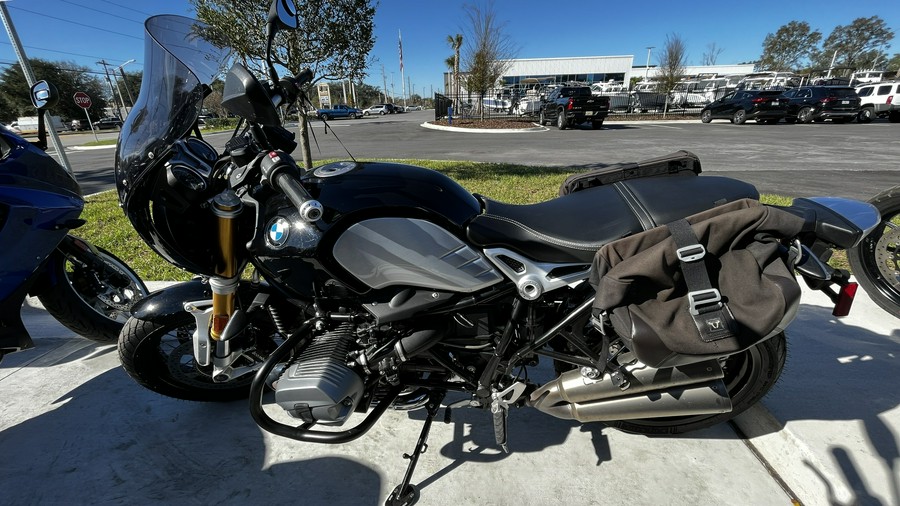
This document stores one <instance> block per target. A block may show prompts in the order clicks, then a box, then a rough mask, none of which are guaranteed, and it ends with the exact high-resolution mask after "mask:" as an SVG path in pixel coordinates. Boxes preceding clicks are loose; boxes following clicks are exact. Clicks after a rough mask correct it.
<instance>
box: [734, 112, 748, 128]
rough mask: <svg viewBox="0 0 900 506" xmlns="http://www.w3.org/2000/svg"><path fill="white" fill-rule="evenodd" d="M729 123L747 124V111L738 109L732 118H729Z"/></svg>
mask: <svg viewBox="0 0 900 506" xmlns="http://www.w3.org/2000/svg"><path fill="white" fill-rule="evenodd" d="M731 122H732V123H734V124H735V125H743V124H744V123H746V122H747V111H745V110H743V109H738V110H737V111H735V112H734V116H732V117H731Z"/></svg>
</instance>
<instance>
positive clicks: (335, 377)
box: [275, 324, 364, 425]
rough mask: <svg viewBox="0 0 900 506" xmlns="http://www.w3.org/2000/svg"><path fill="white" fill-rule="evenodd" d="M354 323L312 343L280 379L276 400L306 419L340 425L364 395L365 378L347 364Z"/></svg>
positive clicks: (280, 404)
mask: <svg viewBox="0 0 900 506" xmlns="http://www.w3.org/2000/svg"><path fill="white" fill-rule="evenodd" d="M352 330H353V329H352V326H351V325H349V324H346V325H342V326H340V327H338V328H337V329H336V330H334V331H331V332H326V333H325V334H322V335H321V336H319V337H316V338H315V340H314V341H313V342H312V343H311V344H310V345H309V347H308V348H307V349H306V350H305V351H304V352H303V353H302V354H301V355H300V358H299V360H297V361H296V362H294V363H292V364H291V365H290V366H289V367H288V368H287V369H286V370H285V372H284V373H283V374H282V375H281V377H280V378H279V379H278V383H277V384H276V386H275V401H276V402H277V403H278V405H279V406H281V407H282V408H283V409H284V410H285V411H287V412H288V414H290V415H291V416H292V417H294V418H299V419H301V420H303V421H304V422H315V423H322V424H335V425H340V424H342V423H344V421H346V420H347V418H348V417H349V416H350V414H351V413H353V410H354V409H355V408H356V405H357V404H358V403H359V400H360V399H361V398H362V396H363V390H364V385H363V380H362V378H360V377H359V374H357V373H356V371H354V370H353V369H351V368H349V367H347V365H346V362H347V352H348V350H349V346H350V343H352V342H353V334H352Z"/></svg>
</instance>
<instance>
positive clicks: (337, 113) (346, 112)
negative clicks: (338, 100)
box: [316, 104, 363, 121]
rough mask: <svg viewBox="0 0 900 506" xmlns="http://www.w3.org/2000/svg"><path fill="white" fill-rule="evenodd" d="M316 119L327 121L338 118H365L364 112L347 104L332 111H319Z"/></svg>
mask: <svg viewBox="0 0 900 506" xmlns="http://www.w3.org/2000/svg"><path fill="white" fill-rule="evenodd" d="M316 117H317V118H319V119H321V120H325V121H328V120H330V119H336V118H352V119H359V118H362V117H363V112H362V111H361V110H359V109H357V108H356V107H350V106H349V105H346V104H338V105H336V106H334V107H332V108H330V109H317V110H316Z"/></svg>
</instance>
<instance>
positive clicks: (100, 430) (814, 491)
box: [0, 293, 900, 505]
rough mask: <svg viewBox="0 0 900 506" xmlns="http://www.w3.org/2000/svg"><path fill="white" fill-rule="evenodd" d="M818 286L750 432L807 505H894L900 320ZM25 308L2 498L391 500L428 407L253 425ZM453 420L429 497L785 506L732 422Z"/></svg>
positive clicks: (3, 443)
mask: <svg viewBox="0 0 900 506" xmlns="http://www.w3.org/2000/svg"><path fill="white" fill-rule="evenodd" d="M817 295H818V294H817V293H806V294H805V297H804V303H803V306H802V309H801V313H800V316H799V317H798V319H797V320H796V321H795V323H794V324H793V325H792V327H791V329H789V336H790V338H789V357H788V366H787V369H786V370H785V373H784V375H783V377H782V380H781V382H780V383H779V385H778V386H777V387H776V389H775V390H774V391H773V392H772V393H771V394H770V395H769V396H768V397H767V398H766V399H765V401H764V404H763V405H761V406H759V407H758V408H757V409H754V410H753V411H752V412H750V413H748V414H746V415H743V416H742V417H740V418H739V420H740V421H741V423H740V427H741V428H742V430H743V431H745V432H748V433H749V434H750V435H751V436H752V438H751V440H750V443H751V444H752V445H753V447H754V448H755V449H756V451H757V452H759V454H761V455H762V456H763V458H764V459H765V460H766V461H767V462H768V463H769V465H771V467H772V468H773V469H774V470H775V471H776V472H777V474H778V476H779V479H780V480H782V481H783V482H784V483H786V484H787V485H788V487H790V489H791V490H792V491H793V493H794V494H796V497H797V498H799V499H800V500H801V501H802V502H803V503H804V504H810V505H811V504H900V502H898V500H897V495H896V490H897V484H898V483H900V479H898V474H897V467H896V466H897V465H898V463H900V456H898V450H897V448H898V447H900V444H898V441H900V436H898V435H900V422H898V420H900V409H898V405H900V402H898V401H900V399H898V397H900V394H898V393H896V392H894V390H895V389H891V388H885V386H886V385H896V384H897V379H898V371H897V368H896V367H891V366H894V365H895V364H896V362H895V361H896V357H897V356H898V353H900V344H898V340H900V335H898V331H897V327H898V325H896V324H897V320H896V319H893V318H892V317H890V316H888V315H887V314H886V313H884V312H883V311H881V310H879V309H878V308H877V307H876V306H874V304H873V303H871V301H868V300H867V298H866V297H865V296H861V299H862V300H858V301H857V307H855V308H854V314H853V315H852V316H851V317H850V319H844V320H840V321H837V320H835V319H833V318H831V317H830V316H829V313H828V311H830V310H826V309H825V306H826V305H827V304H826V302H825V301H824V300H823V299H824V298H823V297H822V298H817ZM25 311H26V317H25V320H26V325H27V326H28V327H29V329H30V330H31V331H32V333H33V335H34V338H35V343H36V345H37V347H36V349H34V350H30V351H27V352H22V353H17V354H12V355H9V356H7V357H5V358H4V360H3V362H0V490H3V491H4V500H3V502H4V503H7V504H16V505H18V504H56V503H59V504H63V503H64V504H164V503H174V502H178V503H184V504H212V503H225V504H256V503H264V502H265V503H275V502H281V501H292V502H297V501H299V502H301V503H302V504H336V505H344V504H346V505H351V504H352V505H359V504H380V503H382V502H383V500H384V498H385V497H387V495H388V494H389V493H390V491H391V490H392V489H393V487H394V486H395V485H396V484H397V483H399V481H400V480H401V479H402V476H403V472H404V470H405V465H406V461H405V460H403V459H402V458H401V456H402V454H403V453H408V452H410V451H412V449H413V447H414V445H415V441H416V438H417V436H418V433H419V430H420V429H421V424H422V420H423V419H424V413H422V412H412V413H402V412H389V413H387V414H385V416H384V417H383V418H382V419H381V420H380V421H379V422H378V423H377V424H376V426H375V427H374V428H373V429H372V430H371V431H370V432H369V433H368V434H367V435H365V436H363V437H362V438H361V439H359V440H357V441H354V442H352V443H348V444H345V445H339V446H331V445H316V444H309V443H300V442H295V441H290V440H286V439H284V438H280V437H278V436H272V435H270V434H267V433H265V432H263V431H262V430H260V429H259V428H257V427H256V426H255V424H254V423H253V421H252V420H251V418H250V416H249V413H248V411H247V406H246V404H245V403H244V402H237V403H227V404H198V403H189V402H184V401H177V400H174V399H168V398H165V397H161V396H159V395H156V394H154V393H153V392H150V391H147V390H145V389H143V388H141V387H139V386H137V384H135V383H134V382H133V381H132V380H131V379H130V378H128V377H127V376H126V375H125V373H124V372H123V371H122V369H121V368H120V367H118V358H117V354H116V350H115V346H112V345H105V346H101V345H97V344H96V343H92V342H91V341H88V340H85V339H83V338H79V337H77V336H74V335H72V334H71V333H70V332H68V331H67V330H66V329H65V328H63V327H62V326H60V325H59V324H57V323H56V322H55V321H54V320H53V319H52V318H50V317H49V316H48V315H46V313H44V312H43V311H42V310H41V309H40V308H38V307H26V308H25ZM548 373H549V371H546V370H543V369H540V368H539V369H538V371H537V372H535V374H545V375H546V374H548ZM272 414H273V415H274V414H275V412H274V411H273V412H272ZM441 418H442V416H441V417H439V419H441ZM453 418H454V419H453V423H451V424H449V425H445V424H443V423H435V425H434V427H433V429H432V435H431V438H430V440H429V449H428V451H427V452H426V453H425V454H424V455H423V456H422V458H421V459H420V461H419V467H418V469H417V471H416V474H415V476H414V478H413V483H415V484H418V485H419V486H420V487H421V491H422V495H421V499H420V502H419V504H423V505H430V504H446V503H447V502H453V503H457V504H479V505H480V504H502V505H505V504H510V505H512V504H516V505H520V504H549V503H551V502H558V501H566V502H568V503H571V504H598V505H599V504H609V503H611V502H615V503H622V502H626V501H627V502H628V503H631V504H674V505H681V504H684V505H687V504H691V505H693V504H698V503H718V504H736V505H759V504H790V502H791V496H790V495H788V493H786V492H785V491H784V490H782V488H781V487H780V484H779V481H778V480H776V479H775V478H773V476H772V475H770V473H769V471H768V470H767V468H766V466H764V465H763V464H762V463H761V462H760V461H759V460H758V459H757V457H756V456H755V455H754V453H753V452H751V450H750V449H749V448H748V446H747V445H746V444H745V442H744V441H743V440H742V439H741V438H740V437H739V436H738V435H737V434H736V433H735V432H734V431H733V430H732V429H731V427H730V426H729V425H720V426H717V427H713V428H711V429H708V430H705V431H700V432H697V433H692V434H689V435H686V436H681V437H664V438H663V437H660V438H647V437H642V436H633V435H629V434H624V433H621V432H618V431H615V430H612V429H608V428H605V427H603V426H601V425H599V424H591V425H586V426H580V425H577V424H575V423H572V422H568V421H562V420H557V419H554V418H552V417H548V416H546V415H543V414H540V413H538V412H536V411H534V410H528V409H521V410H515V411H513V412H512V413H511V416H510V446H511V449H512V453H511V454H508V455H506V454H502V453H500V452H499V451H497V450H496V449H495V445H494V441H493V432H492V429H491V423H490V419H489V417H488V414H487V413H484V412H481V411H474V410H464V409H460V410H456V411H454V413H453Z"/></svg>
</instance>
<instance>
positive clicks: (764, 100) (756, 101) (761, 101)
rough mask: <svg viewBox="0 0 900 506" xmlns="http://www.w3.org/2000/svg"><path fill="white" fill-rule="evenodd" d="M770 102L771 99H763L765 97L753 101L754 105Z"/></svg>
mask: <svg viewBox="0 0 900 506" xmlns="http://www.w3.org/2000/svg"><path fill="white" fill-rule="evenodd" d="M769 100H771V99H770V98H763V97H756V98H754V99H753V100H751V102H753V103H754V104H761V103H763V102H768V101H769Z"/></svg>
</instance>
